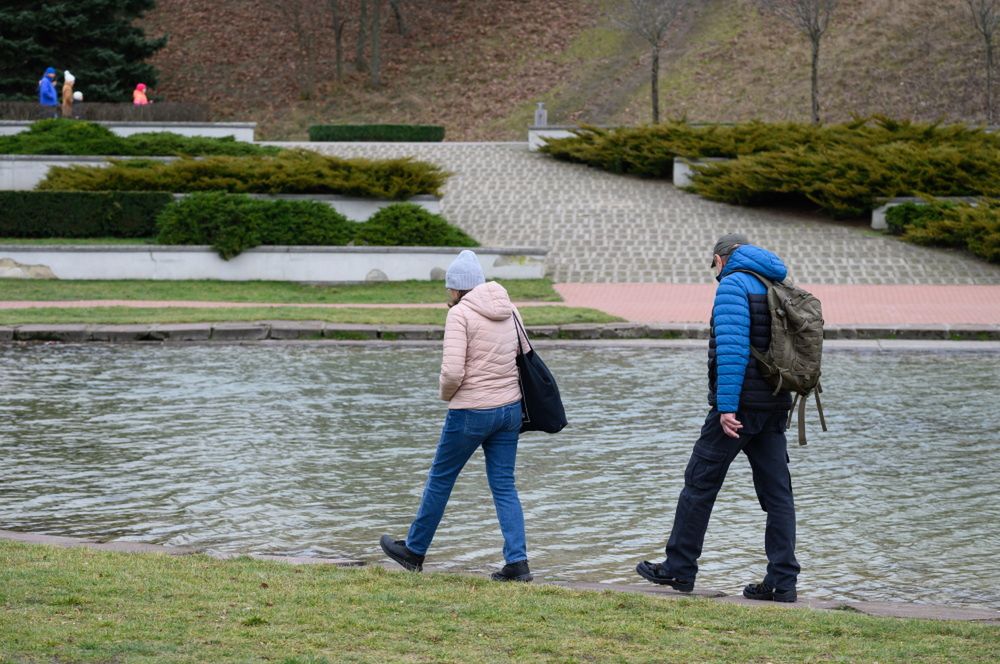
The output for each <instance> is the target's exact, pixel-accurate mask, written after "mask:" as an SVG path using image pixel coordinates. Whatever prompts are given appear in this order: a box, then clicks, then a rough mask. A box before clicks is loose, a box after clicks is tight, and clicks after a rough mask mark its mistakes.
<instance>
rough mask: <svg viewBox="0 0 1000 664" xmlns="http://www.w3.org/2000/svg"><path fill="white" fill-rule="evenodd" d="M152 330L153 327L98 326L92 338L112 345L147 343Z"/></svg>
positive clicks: (93, 331) (92, 332) (93, 330)
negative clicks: (135, 342) (132, 342)
mask: <svg viewBox="0 0 1000 664" xmlns="http://www.w3.org/2000/svg"><path fill="white" fill-rule="evenodd" d="M151 329H152V326H151V325H97V326H95V327H94V328H93V329H92V330H91V331H90V333H91V336H90V338H91V340H92V341H106V342H111V343H120V342H130V341H147V340H148V339H149V331H150V330H151Z"/></svg>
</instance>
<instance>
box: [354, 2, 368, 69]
mask: <svg viewBox="0 0 1000 664" xmlns="http://www.w3.org/2000/svg"><path fill="white" fill-rule="evenodd" d="M367 42H368V0H361V11H360V12H359V14H358V43H357V44H356V45H355V48H354V68H355V69H357V70H358V71H368V62H367V61H366V60H365V45H366V44H367Z"/></svg>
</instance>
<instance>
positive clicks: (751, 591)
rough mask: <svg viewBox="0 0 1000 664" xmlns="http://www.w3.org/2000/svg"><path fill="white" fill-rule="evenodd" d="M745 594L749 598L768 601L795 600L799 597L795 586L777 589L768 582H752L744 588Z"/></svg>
mask: <svg viewBox="0 0 1000 664" xmlns="http://www.w3.org/2000/svg"><path fill="white" fill-rule="evenodd" d="M743 596H744V597H746V598H747V599H759V600H764V601H768V602H794V601H795V600H796V599H798V597H797V595H796V594H795V588H792V589H791V590H777V589H775V588H772V587H771V586H769V585H767V584H766V583H751V584H750V585H748V586H747V587H746V588H744V589H743Z"/></svg>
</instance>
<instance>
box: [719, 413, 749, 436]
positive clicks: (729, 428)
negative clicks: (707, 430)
mask: <svg viewBox="0 0 1000 664" xmlns="http://www.w3.org/2000/svg"><path fill="white" fill-rule="evenodd" d="M719 424H721V425H722V432H723V433H724V434H726V435H727V436H729V437H730V438H739V437H740V429H742V428H743V425H742V424H741V423H740V421H739V420H738V419H736V413H722V414H721V415H719Z"/></svg>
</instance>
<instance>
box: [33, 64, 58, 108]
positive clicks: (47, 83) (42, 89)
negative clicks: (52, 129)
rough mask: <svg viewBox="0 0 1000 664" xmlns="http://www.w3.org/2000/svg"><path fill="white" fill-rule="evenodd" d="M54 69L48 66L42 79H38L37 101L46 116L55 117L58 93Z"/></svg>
mask: <svg viewBox="0 0 1000 664" xmlns="http://www.w3.org/2000/svg"><path fill="white" fill-rule="evenodd" d="M55 81H56V70H55V68H53V67H49V68H48V69H46V70H45V74H44V75H43V76H42V80H40V81H38V103H39V104H41V106H42V112H43V113H44V114H45V116H46V117H56V115H58V112H57V110H56V109H57V108H58V107H59V99H58V95H56V86H55Z"/></svg>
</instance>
